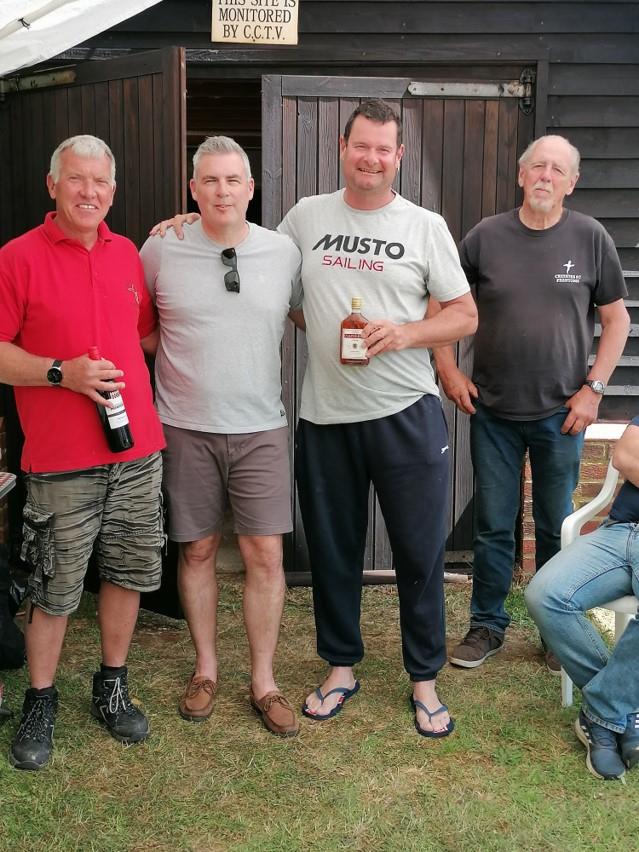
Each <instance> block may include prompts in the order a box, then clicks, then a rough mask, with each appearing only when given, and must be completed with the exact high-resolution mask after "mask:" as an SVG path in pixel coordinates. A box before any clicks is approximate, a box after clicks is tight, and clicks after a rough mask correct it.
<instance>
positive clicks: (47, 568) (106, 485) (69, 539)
mask: <svg viewBox="0 0 639 852" xmlns="http://www.w3.org/2000/svg"><path fill="white" fill-rule="evenodd" d="M161 481H162V456H161V455H160V453H153V455H150V456H146V457H145V458H142V459H136V460H134V461H129V462H120V463H116V464H107V465H100V466H98V467H91V468H87V469H86V470H74V471H69V472H66V473H30V474H27V476H26V484H27V502H26V504H25V507H24V527H23V536H24V539H23V544H22V558H23V559H24V560H25V562H27V563H28V564H29V565H30V566H31V575H30V578H29V592H30V595H31V601H32V603H33V604H34V606H37V607H38V608H39V609H41V610H43V611H44V612H47V613H49V614H50V615H69V613H71V612H74V610H76V609H77V608H78V604H79V603H80V597H81V596H82V588H83V582H84V576H85V574H86V571H87V565H88V564H89V558H90V556H91V552H92V551H93V546H94V544H95V552H96V563H97V567H98V572H99V575H100V579H101V580H105V581H107V582H109V583H113V584H114V585H116V586H122V587H123V588H125V589H132V590H133V591H136V592H152V591H154V590H155V589H158V588H159V587H160V582H161V578H162V558H161V554H162V544H163V542H164V528H163V520H162V502H161V501H162V496H161V492H160V486H161Z"/></svg>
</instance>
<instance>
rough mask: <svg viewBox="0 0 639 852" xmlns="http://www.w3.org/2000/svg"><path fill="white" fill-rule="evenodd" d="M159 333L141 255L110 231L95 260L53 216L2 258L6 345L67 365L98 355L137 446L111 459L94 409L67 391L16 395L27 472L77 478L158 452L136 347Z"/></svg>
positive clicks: (1, 336) (156, 425)
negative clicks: (110, 371) (109, 371)
mask: <svg viewBox="0 0 639 852" xmlns="http://www.w3.org/2000/svg"><path fill="white" fill-rule="evenodd" d="M155 324H156V318H155V314H154V310H153V306H152V304H151V302H150V300H149V296H148V293H147V290H146V287H145V286H144V277H143V273H142V267H141V264H140V260H139V258H138V253H137V249H136V248H135V246H134V245H133V243H132V242H131V241H130V240H127V239H126V238H125V237H121V236H118V235H117V234H113V233H111V231H110V230H109V228H108V227H107V225H106V224H105V223H104V222H102V223H101V224H100V226H99V228H98V240H97V242H96V243H95V245H94V246H93V248H92V249H91V250H90V251H88V250H87V249H86V248H85V247H84V246H83V245H82V244H81V243H79V242H78V241H77V240H75V239H71V238H70V237H67V236H66V235H65V234H64V233H63V232H62V231H61V230H60V228H58V226H57V225H56V223H55V213H49V214H47V217H46V219H45V221H44V224H43V225H40V226H39V227H37V228H34V229H33V230H31V231H27V233H26V234H23V235H22V236H20V237H18V238H17V239H15V240H12V241H11V242H9V243H7V245H5V246H4V247H3V248H2V249H0V341H7V342H10V343H15V344H16V346H19V347H20V348H21V349H24V350H25V351H26V352H30V353H31V354H33V355H42V356H45V357H48V358H51V359H54V358H59V359H61V360H62V361H65V360H68V359H71V358H77V357H78V356H80V355H84V354H86V353H87V351H88V349H89V347H90V346H97V347H98V348H99V350H100V354H101V355H102V357H103V358H107V359H108V360H109V361H112V362H113V363H114V364H115V366H116V368H117V369H119V370H123V371H124V377H123V381H124V382H126V387H125V388H124V390H123V391H122V397H123V399H124V404H125V406H126V410H127V414H128V416H129V422H130V425H131V433H132V435H133V440H134V442H135V446H134V447H133V448H132V449H131V450H127V451H126V452H123V453H112V452H111V451H110V450H109V448H108V445H107V443H106V438H105V436H104V432H103V430H102V424H101V422H100V418H99V416H98V413H97V411H96V407H95V403H94V402H93V401H92V400H90V399H89V398H88V397H87V396H85V395H84V394H80V393H75V392H74V391H71V390H68V389H66V388H61V387H57V388H53V387H16V388H15V395H16V403H17V407H18V414H19V415H20V422H21V424H22V430H23V432H24V435H25V444H24V450H23V453H22V468H23V470H25V471H33V472H39V473H45V472H55V471H63V470H80V469H83V468H87V467H95V466H96V465H101V464H112V463H114V462H123V461H131V460H132V459H138V458H142V457H144V456H147V455H149V454H150V453H153V452H156V451H157V450H160V449H162V447H163V446H164V437H163V434H162V427H161V425H160V422H159V420H158V417H157V414H156V411H155V408H154V406H153V398H152V392H151V385H150V382H149V372H148V370H147V367H146V363H145V361H144V355H143V352H142V349H141V348H140V338H141V337H145V336H146V335H147V334H150V333H151V332H152V331H153V329H154V328H155ZM62 371H63V373H64V364H63V365H62Z"/></svg>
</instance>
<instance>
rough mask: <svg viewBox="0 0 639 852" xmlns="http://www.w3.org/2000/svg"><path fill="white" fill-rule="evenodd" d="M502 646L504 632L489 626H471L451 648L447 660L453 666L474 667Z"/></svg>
mask: <svg viewBox="0 0 639 852" xmlns="http://www.w3.org/2000/svg"><path fill="white" fill-rule="evenodd" d="M503 646H504V634H503V633H497V631H496V630H491V629H490V628H489V627H471V628H470V630H469V631H468V633H467V634H466V635H465V636H464V638H463V639H462V641H461V642H460V643H459V645H456V646H455V647H454V648H453V652H452V654H451V655H450V657H449V661H450V662H451V663H452V664H453V665H454V666H461V667H462V668H464V669H474V668H477V666H481V664H482V663H483V662H484V660H485V659H487V658H488V657H492V655H493V654H496V653H497V652H498V651H501V649H502V648H503Z"/></svg>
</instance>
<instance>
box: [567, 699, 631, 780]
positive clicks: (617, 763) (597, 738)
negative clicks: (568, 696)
mask: <svg viewBox="0 0 639 852" xmlns="http://www.w3.org/2000/svg"><path fill="white" fill-rule="evenodd" d="M575 733H576V734H577V739H578V740H579V742H580V743H582V744H583V745H584V746H585V747H586V751H587V752H588V754H587V755H586V766H587V767H588V771H589V772H590V773H591V774H592V775H594V776H595V778H603V779H604V780H605V781H611V780H613V779H617V778H623V776H624V773H625V771H626V767H625V766H624V762H623V760H622V759H621V755H620V754H619V751H618V750H617V734H616V733H615V732H614V731H611V730H609V729H608V728H604V727H603V725H598V724H597V723H596V722H591V721H590V719H589V718H588V717H587V716H586V714H585V713H584V711H583V710H580V711H579V716H578V717H577V718H576V719H575Z"/></svg>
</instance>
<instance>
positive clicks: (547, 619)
mask: <svg viewBox="0 0 639 852" xmlns="http://www.w3.org/2000/svg"><path fill="white" fill-rule="evenodd" d="M631 594H634V595H637V594H639V524H628V523H613V522H611V521H607V522H605V523H604V524H603V525H602V526H601V527H599V529H598V530H595V532H593V533H590V534H589V535H584V536H581V537H580V538H578V539H577V540H576V541H574V542H573V543H572V544H571V545H570V546H569V547H567V548H565V549H564V550H562V551H561V552H560V553H558V554H557V555H556V556H555V557H554V558H553V559H551V560H550V562H548V563H547V564H546V565H544V567H543V568H542V569H541V571H539V573H538V574H536V575H535V577H533V579H532V580H531V582H530V584H529V585H528V588H527V589H526V593H525V598H526V603H527V605H528V609H529V610H530V614H531V615H532V617H533V618H534V619H535V621H536V622H537V626H538V627H539V632H540V633H541V635H542V636H543V637H544V640H545V641H546V643H547V645H548V646H549V648H550V649H551V650H552V652H553V653H554V654H555V655H556V656H557V658H558V659H559V661H560V662H561V664H562V666H563V667H564V669H565V670H566V672H567V673H568V675H569V676H570V678H571V679H572V680H573V681H574V682H575V683H576V684H577V686H579V687H580V689H581V691H582V697H583V710H584V712H585V714H586V715H587V716H588V718H589V719H591V720H592V721H593V722H597V724H599V725H603V726H604V727H605V728H609V729H610V730H611V731H616V732H617V733H619V734H621V733H623V732H624V731H625V730H626V721H627V718H626V717H627V716H628V714H629V713H636V712H637V711H639V622H638V621H637V618H636V617H635V618H633V619H631V620H630V623H629V624H628V627H627V628H626V630H625V631H624V633H623V635H622V637H621V639H620V640H619V641H618V642H617V644H616V645H615V646H614V648H613V650H612V652H610V651H609V650H608V648H607V647H606V645H605V643H604V642H603V640H602V638H601V636H600V635H599V631H598V630H596V629H595V627H594V626H593V624H592V622H591V621H590V620H589V619H588V618H586V616H585V612H586V610H588V609H591V608H592V607H595V606H598V605H599V604H602V603H605V602H606V601H609V600H614V598H619V597H621V596H622V595H631Z"/></svg>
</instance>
